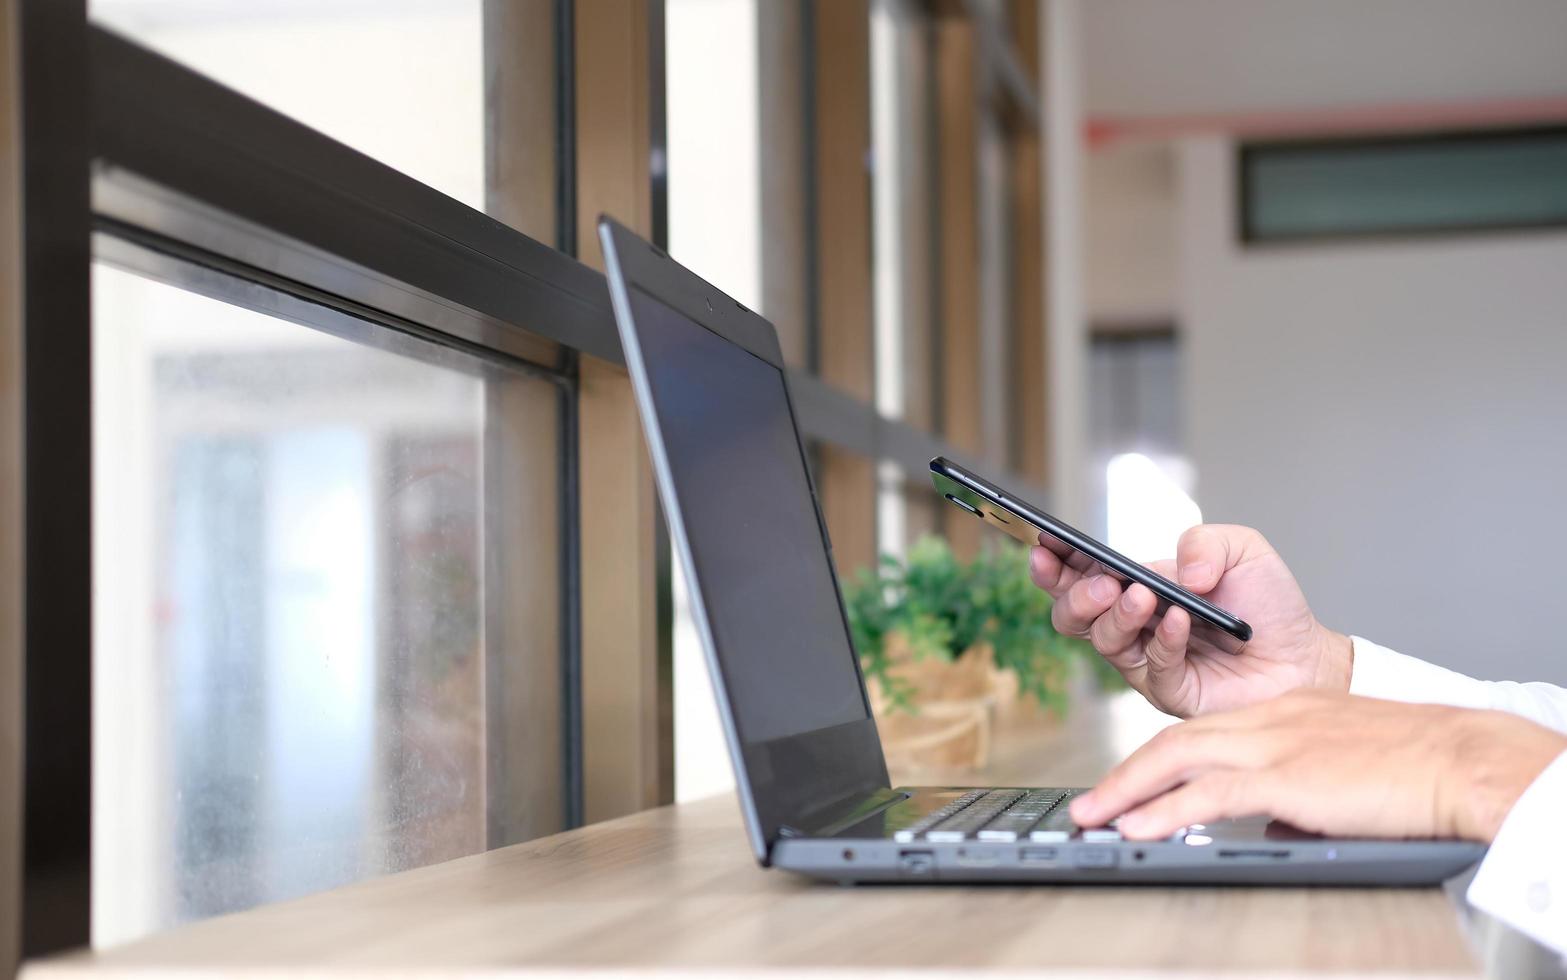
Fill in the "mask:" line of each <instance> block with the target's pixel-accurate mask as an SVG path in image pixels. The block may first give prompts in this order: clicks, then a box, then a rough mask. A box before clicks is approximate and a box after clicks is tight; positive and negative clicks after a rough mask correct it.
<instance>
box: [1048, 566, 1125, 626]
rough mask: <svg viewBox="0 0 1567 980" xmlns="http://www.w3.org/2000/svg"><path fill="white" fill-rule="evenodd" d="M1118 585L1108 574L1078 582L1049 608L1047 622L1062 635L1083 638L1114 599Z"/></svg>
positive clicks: (1117, 594)
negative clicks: (1048, 620) (1048, 619)
mask: <svg viewBox="0 0 1567 980" xmlns="http://www.w3.org/2000/svg"><path fill="white" fill-rule="evenodd" d="M1120 595H1121V586H1120V584H1119V583H1117V582H1116V581H1115V579H1113V578H1111V577H1110V576H1108V575H1094V576H1091V577H1089V578H1086V579H1084V580H1082V581H1081V582H1078V583H1077V584H1076V585H1074V586H1072V587H1071V588H1070V589H1068V590H1067V592H1066V595H1063V596H1062V597H1060V598H1059V599H1057V600H1056V602H1055V605H1054V606H1052V607H1051V609H1050V622H1051V623H1052V624H1053V625H1054V626H1055V628H1056V632H1057V633H1060V634H1062V635H1063V636H1079V637H1086V636H1087V635H1088V630H1089V627H1091V626H1092V625H1093V623H1094V620H1096V619H1098V618H1099V617H1100V616H1102V615H1104V612H1105V610H1107V609H1109V608H1110V606H1111V604H1112V603H1114V602H1115V600H1116V599H1118V598H1120Z"/></svg>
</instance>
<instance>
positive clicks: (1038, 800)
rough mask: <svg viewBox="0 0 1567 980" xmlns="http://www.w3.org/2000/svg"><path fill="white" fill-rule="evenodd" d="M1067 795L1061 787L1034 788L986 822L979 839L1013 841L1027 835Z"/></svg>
mask: <svg viewBox="0 0 1567 980" xmlns="http://www.w3.org/2000/svg"><path fill="white" fill-rule="evenodd" d="M1065 795H1066V791H1065V790H1060V789H1047V790H1033V791H1032V792H1029V793H1027V794H1025V795H1024V796H1023V798H1022V799H1020V800H1018V801H1017V802H1016V803H1014V804H1012V805H1011V806H1009V807H1007V808H1006V809H1005V810H1003V811H1002V812H1001V815H1000V816H998V817H996V819H994V820H992V821H991V822H990V823H988V824H986V825H985V827H984V829H983V830H981V831H980V832H979V835H978V836H979V839H980V840H984V841H999V842H1002V843H1011V842H1012V841H1015V840H1017V839H1019V838H1021V837H1023V836H1025V835H1026V834H1027V833H1028V832H1029V831H1030V830H1031V829H1033V826H1034V825H1035V824H1037V823H1038V822H1039V821H1040V819H1041V818H1042V817H1044V815H1045V814H1047V813H1049V812H1050V809H1051V808H1052V807H1054V806H1055V805H1056V804H1058V803H1060V802H1061V800H1062V798H1063V797H1064V796H1065Z"/></svg>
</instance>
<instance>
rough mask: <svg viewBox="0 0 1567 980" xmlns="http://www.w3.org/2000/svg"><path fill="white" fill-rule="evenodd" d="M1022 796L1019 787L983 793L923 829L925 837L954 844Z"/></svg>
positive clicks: (935, 841)
mask: <svg viewBox="0 0 1567 980" xmlns="http://www.w3.org/2000/svg"><path fill="white" fill-rule="evenodd" d="M1022 798H1023V791H1022V790H1020V789H997V790H991V791H990V792H989V793H986V794H985V797H984V799H981V800H979V801H978V802H976V803H973V804H971V805H970V806H967V807H965V808H964V809H963V810H961V811H959V812H958V813H956V814H954V815H953V816H951V817H949V818H948V819H947V820H945V821H943V822H941V823H939V824H937V825H936V826H935V827H933V828H932V829H930V830H927V831H925V839H926V840H928V841H931V842H932V843H937V844H956V843H959V842H961V841H965V840H968V839H969V838H970V837H972V836H974V835H975V834H977V833H979V831H980V829H981V828H983V827H984V826H985V825H986V824H988V823H990V822H991V821H992V820H994V819H995V818H996V817H997V815H999V814H1000V813H1001V811H1003V810H1005V809H1006V808H1007V807H1009V806H1011V805H1012V804H1013V803H1016V802H1017V801H1018V800H1020V799H1022Z"/></svg>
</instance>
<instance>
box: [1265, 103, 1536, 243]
mask: <svg viewBox="0 0 1567 980" xmlns="http://www.w3.org/2000/svg"><path fill="white" fill-rule="evenodd" d="M1240 176H1241V235H1242V237H1243V238H1244V239H1245V240H1246V241H1248V242H1274V241H1292V240H1306V239H1332V238H1347V237H1357V236H1366V235H1419V234H1430V233H1435V232H1465V231H1471V232H1472V231H1484V230H1488V229H1493V230H1494V229H1509V228H1514V229H1515V228H1531V227H1548V226H1562V225H1567V130H1563V129H1544V130H1529V131H1514V132H1505V131H1504V132H1473V133H1459V134H1453V135H1439V136H1413V137H1410V136H1398V137H1385V138H1381V139H1372V140H1341V141H1328V142H1320V143H1309V142H1302V143H1259V144H1253V145H1250V146H1244V147H1242V148H1241V165H1240Z"/></svg>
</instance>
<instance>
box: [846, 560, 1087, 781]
mask: <svg viewBox="0 0 1567 980" xmlns="http://www.w3.org/2000/svg"><path fill="white" fill-rule="evenodd" d="M844 598H845V605H846V606H847V607H848V611H849V623H850V627H851V630H852V632H853V638H854V646H855V649H856V650H857V651H858V653H859V656H860V663H861V665H862V667H863V670H864V672H865V679H866V685H867V687H868V688H869V689H870V693H871V701H872V706H873V707H874V709H875V711H876V716H877V723H878V727H879V729H880V731H881V737H882V744H883V748H884V750H885V751H886V753H887V756H888V759H889V762H890V763H891V764H893V765H894V766H909V767H918V768H933V767H968V768H979V767H982V766H984V765H985V762H986V760H987V758H988V756H989V750H990V729H991V724H992V720H993V715H994V708H995V705H996V702H997V700H998V698H999V697H1000V696H1001V690H1002V686H1003V685H1004V684H1005V682H1006V681H1009V680H1010V681H1015V684H1016V690H1017V692H1018V694H1019V695H1021V696H1024V697H1029V698H1032V699H1033V700H1035V701H1037V702H1038V703H1039V705H1040V706H1041V707H1043V708H1045V709H1047V710H1050V711H1054V712H1057V713H1059V712H1062V711H1064V710H1065V708H1066V689H1067V683H1068V680H1069V679H1070V677H1071V674H1072V672H1073V668H1074V667H1075V666H1077V665H1078V664H1079V663H1080V662H1081V661H1082V660H1083V659H1085V656H1090V655H1091V654H1092V649H1091V648H1090V647H1089V646H1088V645H1087V644H1086V643H1084V642H1083V641H1081V640H1077V639H1074V638H1071V637H1065V636H1062V635H1061V634H1059V633H1057V632H1056V631H1055V628H1054V627H1053V626H1052V625H1051V623H1050V605H1051V600H1050V596H1049V595H1048V594H1047V593H1045V592H1044V591H1043V590H1041V589H1039V588H1038V587H1036V586H1035V585H1034V583H1033V582H1032V581H1030V579H1029V575H1028V555H1027V554H1026V552H1025V551H1024V550H1023V549H1022V548H1020V547H1018V546H1016V545H1005V546H995V547H987V548H985V549H984V550H982V551H981V552H980V554H979V556H978V557H976V558H975V559H974V560H973V561H969V562H964V561H960V560H958V558H957V557H956V556H955V555H953V553H952V549H951V548H949V547H948V546H947V543H946V542H945V541H943V540H941V539H940V538H933V537H926V538H921V539H920V540H919V541H917V542H916V543H915V544H914V546H913V547H911V548H910V549H909V552H908V555H907V557H906V558H905V559H904V560H902V561H899V560H897V559H895V558H891V557H885V558H883V559H882V562H881V565H880V567H879V568H878V569H877V570H875V571H874V572H872V571H870V570H864V571H861V572H860V573H859V574H858V575H857V576H855V577H854V578H853V579H852V580H851V581H850V583H849V584H848V586H847V587H846V588H845V590H844ZM1090 659H1091V660H1092V661H1093V662H1094V663H1098V661H1099V658H1098V657H1090Z"/></svg>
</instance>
